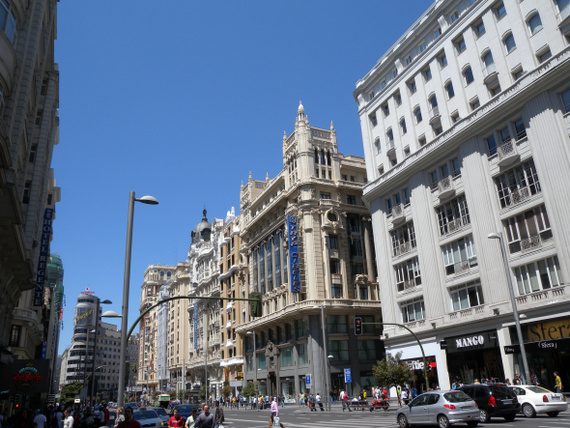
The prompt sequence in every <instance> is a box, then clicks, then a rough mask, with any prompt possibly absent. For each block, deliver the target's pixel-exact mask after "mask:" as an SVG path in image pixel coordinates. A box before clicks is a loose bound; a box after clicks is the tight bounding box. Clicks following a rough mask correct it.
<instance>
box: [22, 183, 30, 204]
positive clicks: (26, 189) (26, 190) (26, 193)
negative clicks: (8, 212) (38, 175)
mask: <svg viewBox="0 0 570 428" xmlns="http://www.w3.org/2000/svg"><path fill="white" fill-rule="evenodd" d="M31 193H32V182H31V181H26V183H25V184H24V194H23V195H22V202H23V203H24V204H29V203H30V197H31Z"/></svg>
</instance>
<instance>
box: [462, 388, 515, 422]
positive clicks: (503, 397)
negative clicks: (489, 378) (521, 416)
mask: <svg viewBox="0 0 570 428" xmlns="http://www.w3.org/2000/svg"><path fill="white" fill-rule="evenodd" d="M458 389H459V390H461V391H463V392H465V393H466V394H467V395H469V396H470V397H471V398H472V399H473V400H474V401H475V402H476V403H477V406H478V407H479V421H480V422H481V423H487V422H489V420H490V419H491V418H492V417H503V418H505V420H507V421H512V420H513V419H515V417H516V415H517V412H518V411H519V409H520V404H519V402H518V400H517V396H516V394H515V393H514V392H513V391H512V390H511V389H510V388H509V387H508V386H507V385H505V384H502V383H491V384H488V385H483V384H472V385H463V386H462V387H460V388H458Z"/></svg>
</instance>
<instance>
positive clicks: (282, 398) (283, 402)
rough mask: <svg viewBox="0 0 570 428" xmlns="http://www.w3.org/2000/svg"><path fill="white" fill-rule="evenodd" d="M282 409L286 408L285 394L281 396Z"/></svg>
mask: <svg viewBox="0 0 570 428" xmlns="http://www.w3.org/2000/svg"><path fill="white" fill-rule="evenodd" d="M281 407H282V408H283V409H284V408H285V396H284V395H283V394H281Z"/></svg>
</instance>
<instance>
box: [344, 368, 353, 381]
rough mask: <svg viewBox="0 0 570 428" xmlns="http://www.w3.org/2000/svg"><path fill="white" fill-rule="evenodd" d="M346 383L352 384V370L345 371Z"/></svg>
mask: <svg viewBox="0 0 570 428" xmlns="http://www.w3.org/2000/svg"><path fill="white" fill-rule="evenodd" d="M344 383H352V374H351V373H350V369H344Z"/></svg>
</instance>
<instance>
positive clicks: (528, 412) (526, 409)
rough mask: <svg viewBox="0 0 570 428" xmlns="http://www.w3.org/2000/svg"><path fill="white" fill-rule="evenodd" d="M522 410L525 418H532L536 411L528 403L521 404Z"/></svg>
mask: <svg viewBox="0 0 570 428" xmlns="http://www.w3.org/2000/svg"><path fill="white" fill-rule="evenodd" d="M522 412H523V413H524V415H525V417H527V418H534V417H535V416H536V412H535V410H534V407H532V406H531V405H530V404H529V403H524V404H523V406H522Z"/></svg>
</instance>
